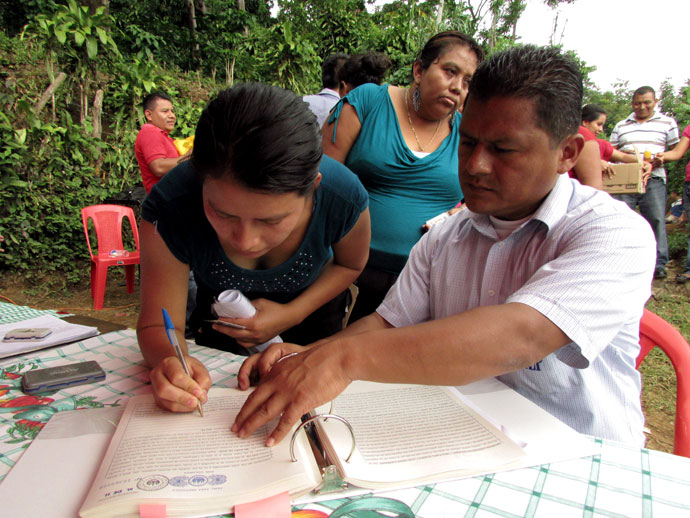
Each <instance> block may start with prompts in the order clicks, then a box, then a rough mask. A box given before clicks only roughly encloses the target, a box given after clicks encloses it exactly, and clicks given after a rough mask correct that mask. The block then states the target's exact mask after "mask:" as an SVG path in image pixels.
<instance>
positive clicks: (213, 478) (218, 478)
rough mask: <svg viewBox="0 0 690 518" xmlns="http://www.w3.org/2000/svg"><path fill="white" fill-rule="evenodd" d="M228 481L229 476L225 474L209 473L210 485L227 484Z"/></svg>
mask: <svg viewBox="0 0 690 518" xmlns="http://www.w3.org/2000/svg"><path fill="white" fill-rule="evenodd" d="M227 481H228V478H227V477H226V476H225V475H209V476H208V484H209V485H210V486H220V485H222V484H225V483H226V482H227Z"/></svg>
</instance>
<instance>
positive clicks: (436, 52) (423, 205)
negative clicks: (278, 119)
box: [322, 31, 483, 322]
mask: <svg viewBox="0 0 690 518" xmlns="http://www.w3.org/2000/svg"><path fill="white" fill-rule="evenodd" d="M482 59H483V51H482V49H481V48H480V47H479V46H478V45H477V44H476V42H475V41H474V40H473V39H472V38H470V37H468V36H466V35H464V34H462V33H459V32H456V31H447V32H442V33H439V34H436V35H435V36H433V37H432V38H431V39H430V40H429V41H428V42H427V43H426V45H425V46H424V48H423V49H422V51H421V52H420V54H419V56H418V57H417V59H416V60H415V62H414V64H413V67H412V72H413V81H412V84H411V85H410V86H409V87H408V88H400V87H397V86H393V85H389V84H383V85H380V86H377V85H375V84H364V85H361V86H360V87H358V88H355V89H354V90H352V91H351V92H350V93H349V94H347V95H346V96H345V97H343V99H341V101H340V102H339V103H338V104H337V105H336V106H335V108H334V109H333V111H332V113H331V115H330V117H329V118H328V121H327V123H326V124H325V125H324V126H323V128H322V133H323V148H324V152H325V153H326V154H327V155H329V156H331V157H333V158H335V159H336V160H338V161H339V162H342V163H344V164H345V165H347V166H348V167H349V168H350V169H351V170H352V171H353V172H354V173H355V174H356V175H357V176H358V177H359V178H360V180H361V181H362V183H363V184H364V187H365V188H366V189H367V192H368V193H369V203H370V210H371V232H372V238H371V250H370V254H369V262H368V263H367V266H366V268H365V269H364V272H362V275H360V277H359V279H357V283H356V284H357V287H358V288H359V295H358V297H357V303H356V304H355V306H354V309H353V311H352V315H351V317H350V322H354V321H355V320H357V319H358V318H360V317H362V316H365V315H367V314H369V313H371V312H372V311H374V310H375V309H376V307H377V306H378V305H379V304H380V302H381V301H382V300H383V297H384V296H385V295H386V293H387V292H388V290H389V288H390V287H391V286H392V285H393V283H394V282H395V279H396V278H397V276H398V274H399V273H400V271H401V270H402V268H403V266H404V265H405V261H407V257H408V255H409V253H410V249H411V248H412V246H413V245H414V244H415V243H416V242H417V241H418V240H419V238H420V237H421V236H422V232H423V230H422V227H423V225H424V224H425V223H426V221H427V220H430V219H431V218H433V217H435V216H437V215H439V214H441V213H443V212H445V211H447V210H449V209H452V208H453V207H455V206H456V205H457V204H458V202H459V201H461V200H462V191H461V189H460V184H459V182H458V177H457V174H455V171H457V164H458V141H459V133H458V123H459V121H460V114H459V111H460V110H461V109H462V106H463V103H464V101H465V97H466V95H467V88H468V86H469V82H470V79H471V78H472V74H473V73H474V71H475V69H476V68H477V65H478V64H479V63H480V62H481V60H482Z"/></svg>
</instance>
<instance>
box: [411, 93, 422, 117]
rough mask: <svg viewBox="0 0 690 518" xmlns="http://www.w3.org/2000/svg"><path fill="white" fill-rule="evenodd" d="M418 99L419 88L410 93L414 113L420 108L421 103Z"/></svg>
mask: <svg viewBox="0 0 690 518" xmlns="http://www.w3.org/2000/svg"><path fill="white" fill-rule="evenodd" d="M419 97H420V96H419V88H415V89H414V92H412V108H414V111H415V113H416V112H418V111H419V108H420V107H421V106H422V101H420V100H419Z"/></svg>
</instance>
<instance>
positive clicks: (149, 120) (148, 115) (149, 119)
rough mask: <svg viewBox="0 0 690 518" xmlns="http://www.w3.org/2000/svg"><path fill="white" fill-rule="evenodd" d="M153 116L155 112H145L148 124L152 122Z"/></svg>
mask: <svg viewBox="0 0 690 518" xmlns="http://www.w3.org/2000/svg"><path fill="white" fill-rule="evenodd" d="M152 114H153V112H152V111H151V110H144V117H146V120H147V121H148V122H151V115H152Z"/></svg>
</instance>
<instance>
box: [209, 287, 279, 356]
mask: <svg viewBox="0 0 690 518" xmlns="http://www.w3.org/2000/svg"><path fill="white" fill-rule="evenodd" d="M213 311H215V312H216V315H218V316H219V317H228V318H251V317H253V316H254V313H256V308H255V307H254V306H253V305H252V303H251V302H250V301H249V299H248V298H247V297H245V296H244V295H243V294H242V292H241V291H239V290H225V291H224V292H223V293H221V294H220V295H218V300H217V301H216V302H215V303H214V304H213ZM282 341H283V339H282V338H280V336H274V337H273V338H271V339H270V340H268V341H266V342H264V343H262V344H260V345H257V346H254V347H251V348H250V349H249V352H250V353H251V354H254V353H258V352H261V351H263V350H264V349H266V348H267V347H268V346H269V345H271V344H272V343H274V342H282Z"/></svg>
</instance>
